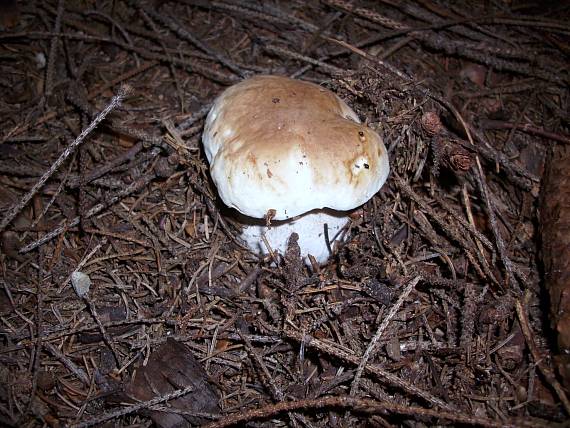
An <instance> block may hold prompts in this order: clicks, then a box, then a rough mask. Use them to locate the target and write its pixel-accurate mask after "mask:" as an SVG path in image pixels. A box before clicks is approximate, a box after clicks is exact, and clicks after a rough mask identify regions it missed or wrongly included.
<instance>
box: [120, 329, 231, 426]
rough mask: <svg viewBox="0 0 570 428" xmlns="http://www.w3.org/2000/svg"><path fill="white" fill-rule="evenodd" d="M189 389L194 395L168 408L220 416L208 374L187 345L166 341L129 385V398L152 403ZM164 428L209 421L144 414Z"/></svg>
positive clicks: (153, 413) (190, 394) (165, 414)
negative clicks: (180, 390) (157, 399)
mask: <svg viewBox="0 0 570 428" xmlns="http://www.w3.org/2000/svg"><path fill="white" fill-rule="evenodd" d="M187 387H194V389H193V391H192V392H190V393H188V394H186V395H184V396H182V397H179V398H176V399H174V400H170V401H169V402H168V405H169V407H171V408H173V409H178V410H184V411H185V412H197V413H214V414H218V413H220V408H219V405H218V400H219V399H218V395H217V393H216V390H215V389H214V388H213V386H212V385H211V384H210V383H209V382H208V374H207V373H206V372H205V370H204V369H203V368H202V366H201V365H200V363H199V362H198V361H197V360H196V358H194V356H193V355H192V353H191V351H190V349H188V348H187V347H186V346H185V345H184V344H182V343H180V342H177V341H175V340H174V339H170V338H169V339H167V341H166V343H164V344H163V345H161V346H160V347H159V348H158V349H155V350H154V351H153V352H152V354H151V356H150V359H149V361H148V363H147V365H146V366H144V367H141V368H139V369H138V370H137V372H136V374H135V377H134V379H133V380H132V381H131V383H130V384H129V385H127V388H126V392H127V394H128V395H129V396H130V397H132V398H135V399H137V400H143V401H146V400H150V399H152V398H155V397H157V396H161V395H165V394H168V393H171V392H173V391H176V390H178V389H183V388H187ZM147 412H148V414H149V415H150V417H151V418H152V420H153V421H154V423H155V424H156V425H158V426H159V427H161V428H173V427H176V428H180V427H186V426H190V425H191V424H193V425H200V424H203V423H205V422H206V421H207V419H204V418H200V417H194V416H190V415H181V414H177V413H174V412H173V413H168V412H163V411H152V410H151V411H145V412H144V413H147Z"/></svg>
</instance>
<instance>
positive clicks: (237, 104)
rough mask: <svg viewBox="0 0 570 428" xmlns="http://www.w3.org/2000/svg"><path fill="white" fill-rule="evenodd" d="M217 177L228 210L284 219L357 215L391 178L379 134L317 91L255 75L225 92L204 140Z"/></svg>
mask: <svg viewBox="0 0 570 428" xmlns="http://www.w3.org/2000/svg"><path fill="white" fill-rule="evenodd" d="M203 143H204V149H205V152H206V157H207V158H208V161H209V163H210V170H211V176H212V179H213V180H214V183H215V184H216V187H217V189H218V192H219V194H220V197H221V198H222V200H223V201H224V203H225V204H226V205H228V206H229V207H232V208H236V209H237V210H238V211H240V212H241V213H242V214H245V215H248V216H251V217H255V218H262V217H263V216H264V215H266V214H267V212H268V211H269V210H274V211H275V216H274V217H273V219H274V220H285V219H288V218H292V217H295V216H298V215H300V214H303V213H305V212H308V211H311V210H313V209H320V208H325V207H327V208H331V209H335V210H343V211H344V210H350V209H353V208H355V207H357V206H359V205H361V204H363V203H364V202H366V201H367V200H368V199H370V198H371V197H372V196H373V195H374V194H375V193H376V192H377V191H378V190H379V189H380V187H382V185H383V184H384V182H385V181H386V178H387V176H388V172H389V165H388V154H387V152H386V148H385V146H384V143H383V142H382V139H381V138H380V136H379V135H378V134H377V133H376V132H374V131H373V130H372V129H370V128H368V127H367V126H365V125H363V124H361V123H360V120H359V119H358V116H357V115H356V113H354V111H352V109H351V108H350V107H348V106H347V105H346V104H345V103H344V101H342V100H341V99H340V98H339V97H337V96H336V95H335V94H334V93H332V92H331V91H329V90H327V89H325V88H322V87H320V86H318V85H315V84H313V83H308V82H302V81H299V80H294V79H289V78H286V77H279V76H257V77H253V78H251V79H248V80H245V81H243V82H241V83H238V84H237V85H234V86H232V87H230V88H228V89H227V90H226V91H224V92H223V93H222V94H221V95H220V96H219V97H218V98H217V99H216V101H215V102H214V105H213V107H212V109H211V111H210V113H209V114H208V117H207V119H206V124H205V128H204V134H203Z"/></svg>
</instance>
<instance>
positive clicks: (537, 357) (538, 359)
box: [515, 299, 570, 415]
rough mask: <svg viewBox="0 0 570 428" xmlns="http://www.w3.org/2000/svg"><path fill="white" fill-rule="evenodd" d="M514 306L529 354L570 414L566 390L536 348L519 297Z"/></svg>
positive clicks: (569, 403)
mask: <svg viewBox="0 0 570 428" xmlns="http://www.w3.org/2000/svg"><path fill="white" fill-rule="evenodd" d="M515 308H516V310H517V316H518V318H519V322H520V324H521V329H522V332H523V334H524V337H525V339H526V344H527V345H528V349H529V350H530V354H531V355H532V359H533V360H534V363H535V364H536V365H537V366H538V368H539V370H540V372H541V373H542V374H543V375H544V378H545V379H546V381H547V382H548V383H549V384H550V385H551V386H552V388H553V389H554V391H555V392H556V395H558V398H559V399H560V401H561V402H562V406H563V407H564V410H565V411H566V414H567V415H570V401H569V400H568V397H567V396H566V392H564V388H562V385H561V384H560V382H558V379H556V376H555V375H554V373H553V371H552V369H551V368H550V367H549V366H547V365H546V363H545V362H544V357H543V356H542V355H541V352H540V351H539V350H538V347H537V346H536V342H535V340H534V333H533V332H532V329H531V327H530V323H529V321H528V315H527V312H526V309H525V308H524V306H523V304H522V302H521V301H520V299H517V300H516V301H515Z"/></svg>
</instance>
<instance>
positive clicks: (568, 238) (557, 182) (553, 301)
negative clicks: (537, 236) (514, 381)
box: [540, 145, 570, 388]
mask: <svg viewBox="0 0 570 428" xmlns="http://www.w3.org/2000/svg"><path fill="white" fill-rule="evenodd" d="M569 165H570V146H568V145H557V146H555V147H554V148H553V149H552V152H551V153H550V155H549V157H548V159H547V163H546V170H545V175H544V184H543V186H542V194H541V210H540V222H541V232H542V260H543V263H544V275H545V284H546V287H547V289H548V291H549V294H550V319H551V324H552V327H553V328H554V330H555V331H556V333H557V335H558V350H559V355H557V356H556V364H557V367H558V371H559V373H560V375H561V376H562V380H563V383H564V385H565V386H566V388H569V387H570V169H569Z"/></svg>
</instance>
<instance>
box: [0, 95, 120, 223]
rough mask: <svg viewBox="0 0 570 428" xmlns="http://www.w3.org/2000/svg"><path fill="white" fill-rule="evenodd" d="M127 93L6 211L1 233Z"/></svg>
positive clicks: (116, 96) (116, 97) (115, 97)
mask: <svg viewBox="0 0 570 428" xmlns="http://www.w3.org/2000/svg"><path fill="white" fill-rule="evenodd" d="M129 92H130V88H129V87H128V86H124V87H123V88H121V90H120V91H119V92H118V93H117V95H115V96H114V97H113V99H112V100H111V102H110V103H109V104H108V105H107V107H105V109H103V110H102V111H101V113H99V114H98V115H97V117H95V119H94V120H93V121H92V122H91V123H90V124H89V126H88V127H87V128H85V129H84V130H83V131H82V132H81V134H79V136H78V137H77V138H76V139H75V140H74V141H73V142H72V143H71V144H70V145H69V146H67V148H66V149H65V150H64V151H63V153H62V154H61V155H60V156H59V158H58V159H57V160H56V161H55V162H54V163H53V164H52V165H51V167H50V168H49V169H48V170H47V171H46V172H45V174H44V175H43V176H42V177H41V178H40V179H39V180H38V182H37V183H36V184H35V185H34V187H32V189H31V190H30V191H29V192H28V193H26V194H25V195H24V196H23V197H22V199H21V200H20V202H18V203H17V204H15V205H14V206H12V207H11V208H10V209H9V210H8V212H7V214H6V215H5V216H4V218H3V219H2V222H0V232H1V231H3V230H4V229H5V228H6V226H8V224H10V222H11V221H12V220H14V218H15V217H16V216H17V215H18V214H19V213H20V211H22V209H24V207H25V206H26V205H27V204H28V202H30V200H31V199H32V197H33V196H34V195H35V194H36V193H37V192H38V190H39V189H40V188H41V187H42V186H43V185H44V184H45V182H46V181H47V180H48V179H49V178H50V177H51V176H52V175H53V173H54V172H55V171H57V169H58V168H59V167H60V166H61V165H62V164H63V162H65V160H66V159H67V158H68V157H69V155H70V154H71V153H73V151H74V150H75V149H76V148H77V146H79V145H80V144H81V143H83V141H84V140H85V138H86V137H87V135H89V133H90V132H91V131H93V129H95V127H96V126H97V125H98V124H99V123H101V121H102V120H103V119H105V117H106V116H107V115H108V114H109V113H110V112H111V111H112V110H114V109H116V108H117V107H118V106H120V105H121V103H122V102H123V100H124V99H125V97H126V96H128V94H129Z"/></svg>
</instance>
